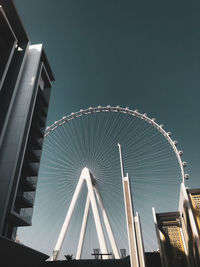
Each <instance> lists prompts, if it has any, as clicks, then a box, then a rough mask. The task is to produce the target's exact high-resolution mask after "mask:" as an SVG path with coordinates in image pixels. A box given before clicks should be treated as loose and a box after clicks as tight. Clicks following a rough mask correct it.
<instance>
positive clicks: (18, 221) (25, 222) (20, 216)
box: [9, 209, 32, 226]
mask: <svg viewBox="0 0 200 267" xmlns="http://www.w3.org/2000/svg"><path fill="white" fill-rule="evenodd" d="M9 219H10V220H11V221H12V223H13V225H15V226H30V225H31V219H32V216H31V215H30V214H28V213H27V211H26V209H21V210H20V212H17V211H16V210H13V211H11V213H10V215H9Z"/></svg>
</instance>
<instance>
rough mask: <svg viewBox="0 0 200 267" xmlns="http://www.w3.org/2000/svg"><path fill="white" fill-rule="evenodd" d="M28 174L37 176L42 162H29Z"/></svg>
mask: <svg viewBox="0 0 200 267" xmlns="http://www.w3.org/2000/svg"><path fill="white" fill-rule="evenodd" d="M27 167H28V168H27V175H26V176H28V177H29V176H37V175H38V171H39V167H40V163H39V162H29V163H28V166H27Z"/></svg>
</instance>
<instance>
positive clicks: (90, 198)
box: [51, 168, 120, 261]
mask: <svg viewBox="0 0 200 267" xmlns="http://www.w3.org/2000/svg"><path fill="white" fill-rule="evenodd" d="M84 181H85V182H86V184H87V188H88V195H87V199H86V204H85V210H84V215H83V220H82V226H81V231H80V237H79V243H78V248H77V253H76V259H80V258H81V254H82V249H83V243H84V238H85V231H86V226H87V219H88V213H89V207H90V204H91V207H92V211H93V216H94V221H95V226H96V231H97V236H98V240H99V245H100V250H101V253H102V254H108V250H107V246H106V241H105V237H104V233H103V228H102V225H101V220H100V216H99V212H98V208H97V203H96V199H95V194H96V197H97V201H98V204H99V206H100V209H101V212H102V216H103V220H104V223H105V227H106V230H107V233H108V238H109V241H110V244H111V247H112V249H113V254H114V257H115V258H116V259H119V258H120V257H119V252H118V249H117V246H116V242H115V239H114V236H113V233H112V229H111V226H110V223H109V219H108V216H107V213H106V210H105V208H104V205H103V201H102V198H101V195H100V193H99V191H98V189H97V187H96V186H95V184H94V183H92V177H91V173H90V171H89V169H88V168H84V169H83V170H82V173H81V176H80V178H79V181H78V184H77V186H76V189H75V192H74V195H73V197H72V201H71V203H70V206H69V209H68V212H67V215H66V218H65V221H64V224H63V226H62V229H61V232H60V235H59V237H58V240H57V243H56V246H55V249H54V251H53V254H52V256H51V261H54V260H57V259H58V256H59V253H60V251H61V248H62V245H63V241H64V238H65V235H66V233H67V229H68V226H69V223H70V220H71V217H72V213H73V210H74V207H75V204H76V201H77V199H78V196H79V193H80V191H81V187H82V184H83V182H84ZM108 258H109V256H108V255H103V259H108Z"/></svg>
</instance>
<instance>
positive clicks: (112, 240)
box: [94, 186, 120, 259]
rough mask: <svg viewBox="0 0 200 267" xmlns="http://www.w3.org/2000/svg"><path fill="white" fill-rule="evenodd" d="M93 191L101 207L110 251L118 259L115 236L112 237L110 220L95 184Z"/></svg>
mask: <svg viewBox="0 0 200 267" xmlns="http://www.w3.org/2000/svg"><path fill="white" fill-rule="evenodd" d="M94 191H95V193H96V196H97V201H98V203H99V206H100V208H101V212H102V215H103V220H104V224H105V227H106V230H107V233H108V238H109V240H110V244H111V247H112V251H113V254H114V257H115V259H120V256H119V252H118V249H117V246H116V242H115V238H114V235H113V232H112V228H111V226H110V222H109V219H108V216H107V213H106V210H105V208H104V205H103V201H102V198H101V195H100V193H99V190H98V189H97V187H95V186H94Z"/></svg>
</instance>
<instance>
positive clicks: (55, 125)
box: [45, 105, 189, 183]
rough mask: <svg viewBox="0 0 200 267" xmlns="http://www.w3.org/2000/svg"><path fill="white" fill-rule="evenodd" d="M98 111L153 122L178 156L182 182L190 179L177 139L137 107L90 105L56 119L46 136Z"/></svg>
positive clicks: (47, 130)
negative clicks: (134, 108) (116, 113)
mask: <svg viewBox="0 0 200 267" xmlns="http://www.w3.org/2000/svg"><path fill="white" fill-rule="evenodd" d="M98 112H119V113H125V114H127V115H130V116H135V117H138V118H140V119H142V120H145V121H146V122H148V123H149V124H151V125H152V126H153V127H155V128H156V129H157V130H158V131H159V132H160V133H161V134H162V135H163V136H164V137H165V138H166V139H167V141H168V142H169V144H170V145H171V147H172V149H173V150H174V152H175V155H176V158H177V160H178V163H179V167H180V170H181V177H182V182H183V183H184V182H185V179H188V177H189V176H188V174H185V172H184V167H185V166H186V165H187V163H186V162H184V161H182V159H181V156H182V154H183V152H182V151H179V150H178V149H177V141H175V140H172V139H171V137H170V136H171V133H170V132H166V131H165V130H164V129H163V125H162V124H160V125H159V124H158V123H156V122H155V118H152V119H151V118H149V117H148V116H147V114H146V113H143V114H142V113H140V112H139V111H138V110H137V109H136V110H131V109H129V108H128V107H126V108H122V107H120V106H116V107H112V106H110V105H108V106H98V107H94V108H93V107H89V108H88V109H84V110H83V109H81V110H80V111H78V112H72V113H71V114H70V115H68V116H63V118H62V119H60V120H58V121H55V122H54V123H53V124H52V125H50V126H48V127H47V128H46V130H45V136H47V135H48V134H50V133H51V132H52V131H54V130H55V129H56V128H58V127H59V126H61V125H63V124H64V123H66V122H68V121H71V120H73V119H75V118H77V117H81V116H83V115H88V114H92V113H98Z"/></svg>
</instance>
